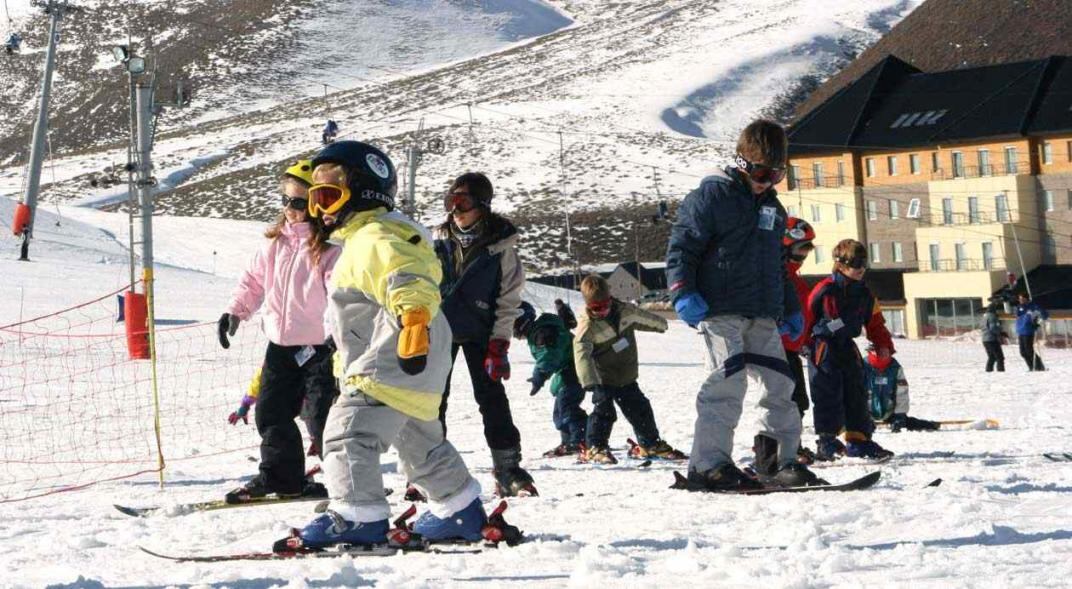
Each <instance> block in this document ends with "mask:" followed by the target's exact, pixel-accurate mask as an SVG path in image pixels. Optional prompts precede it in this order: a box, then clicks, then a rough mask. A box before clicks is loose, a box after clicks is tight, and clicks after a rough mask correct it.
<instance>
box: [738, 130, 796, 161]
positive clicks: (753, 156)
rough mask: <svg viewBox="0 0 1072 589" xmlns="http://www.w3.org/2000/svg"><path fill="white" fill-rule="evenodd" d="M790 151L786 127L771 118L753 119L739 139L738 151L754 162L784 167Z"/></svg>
mask: <svg viewBox="0 0 1072 589" xmlns="http://www.w3.org/2000/svg"><path fill="white" fill-rule="evenodd" d="M788 152H789V140H788V139H787V138H786V136H785V129H784V128H783V127H782V126H781V125H779V124H778V123H775V122H774V121H771V120H769V119H756V120H755V121H752V122H751V123H750V124H749V125H748V126H747V127H745V128H744V131H741V136H740V137H739V138H738V139H737V153H739V154H740V155H741V157H743V158H744V159H746V160H748V161H749V162H752V163H753V164H764V165H767V166H771V167H774V168H777V167H782V166H784V165H785V162H786V159H787V155H788Z"/></svg>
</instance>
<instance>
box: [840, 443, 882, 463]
mask: <svg viewBox="0 0 1072 589" xmlns="http://www.w3.org/2000/svg"><path fill="white" fill-rule="evenodd" d="M845 455H846V456H849V457H851V458H870V459H872V460H879V461H886V460H889V459H890V458H893V452H890V451H889V450H887V449H885V448H883V447H882V446H879V445H878V444H876V443H875V441H874V440H863V441H852V442H849V444H848V447H847V448H846V449H845Z"/></svg>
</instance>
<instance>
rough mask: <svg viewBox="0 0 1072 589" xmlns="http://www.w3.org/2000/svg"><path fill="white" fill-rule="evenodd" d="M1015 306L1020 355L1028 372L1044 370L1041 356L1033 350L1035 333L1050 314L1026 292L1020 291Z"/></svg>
mask: <svg viewBox="0 0 1072 589" xmlns="http://www.w3.org/2000/svg"><path fill="white" fill-rule="evenodd" d="M1018 300H1019V304H1018V305H1017V306H1016V336H1017V337H1018V338H1019V340H1020V357H1021V358H1023V359H1024V362H1026V363H1027V370H1028V371H1029V372H1036V371H1043V370H1046V366H1045V365H1044V364H1043V363H1042V358H1040V357H1039V355H1038V353H1036V352H1035V334H1036V333H1037V332H1038V329H1039V328H1040V327H1042V322H1043V321H1045V320H1047V319H1049V318H1050V314H1049V313H1047V312H1046V310H1045V309H1043V308H1042V307H1040V306H1039V305H1038V304H1037V303H1035V302H1034V301H1032V300H1031V297H1030V296H1028V294H1027V293H1024V292H1022V293H1020V294H1019V296H1018Z"/></svg>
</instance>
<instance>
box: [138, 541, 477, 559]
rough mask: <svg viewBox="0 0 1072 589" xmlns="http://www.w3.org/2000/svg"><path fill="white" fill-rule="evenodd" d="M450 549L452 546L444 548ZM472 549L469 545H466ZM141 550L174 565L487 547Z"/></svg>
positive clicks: (468, 551)
mask: <svg viewBox="0 0 1072 589" xmlns="http://www.w3.org/2000/svg"><path fill="white" fill-rule="evenodd" d="M444 546H449V545H444ZM466 546H470V545H466ZM138 549H139V550H141V551H142V552H144V553H146V554H149V555H151V556H155V557H157V558H163V559H166V560H172V561H175V562H229V561H236V560H291V559H300V558H338V557H340V556H350V557H353V558H359V557H363V556H394V555H396V554H399V553H406V552H425V553H432V554H477V553H480V552H483V550H484V548H483V547H481V546H479V545H471V547H459V548H444V547H440V546H438V545H434V544H429V545H427V546H424V547H420V548H416V547H408V546H407V547H395V546H390V545H387V544H384V545H382V546H348V547H346V548H339V549H333V550H321V551H307V552H284V553H279V552H241V553H237V554H207V555H202V554H185V555H169V554H161V553H159V552H154V551H152V550H149V549H148V548H145V547H144V546H139V547H138Z"/></svg>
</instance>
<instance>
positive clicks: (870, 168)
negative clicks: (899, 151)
mask: <svg viewBox="0 0 1072 589" xmlns="http://www.w3.org/2000/svg"><path fill="white" fill-rule="evenodd" d="M864 165H865V166H866V168H867V177H868V178H874V177H875V160H874V159H872V158H867V159H865V160H864Z"/></svg>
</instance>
